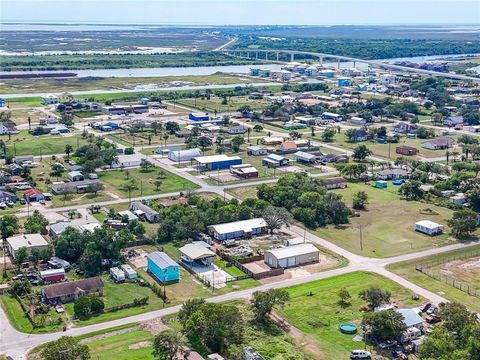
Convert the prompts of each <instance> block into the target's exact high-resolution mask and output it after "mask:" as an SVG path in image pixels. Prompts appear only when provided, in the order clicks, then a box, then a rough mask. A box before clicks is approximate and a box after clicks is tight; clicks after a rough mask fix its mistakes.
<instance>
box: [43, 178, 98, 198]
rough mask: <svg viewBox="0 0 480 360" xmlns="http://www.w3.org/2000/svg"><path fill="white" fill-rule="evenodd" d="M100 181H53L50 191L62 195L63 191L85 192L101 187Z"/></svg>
mask: <svg viewBox="0 0 480 360" xmlns="http://www.w3.org/2000/svg"><path fill="white" fill-rule="evenodd" d="M102 186H103V185H102V182H101V181H100V180H98V179H93V180H90V179H89V180H81V181H73V182H55V183H53V184H52V185H51V186H50V189H51V190H52V193H54V194H56V195H63V194H65V193H77V194H85V193H92V192H96V191H98V190H99V189H101V187H102Z"/></svg>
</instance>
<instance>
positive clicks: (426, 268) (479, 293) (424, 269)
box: [415, 250, 480, 298]
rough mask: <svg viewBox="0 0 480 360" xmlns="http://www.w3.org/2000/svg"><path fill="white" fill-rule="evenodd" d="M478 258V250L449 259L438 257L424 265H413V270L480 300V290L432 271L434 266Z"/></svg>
mask: <svg viewBox="0 0 480 360" xmlns="http://www.w3.org/2000/svg"><path fill="white" fill-rule="evenodd" d="M479 256H480V250H474V251H470V252H467V253H461V254H457V255H452V256H449V257H444V258H442V257H439V258H437V259H434V260H431V261H428V262H426V263H423V264H417V265H415V270H417V271H419V272H421V273H422V274H425V275H427V276H428V277H431V278H432V279H435V280H438V281H441V282H444V283H445V284H448V285H450V286H453V287H454V288H456V289H458V290H460V291H463V292H465V293H467V294H468V295H470V296H475V297H478V298H480V289H476V288H474V287H472V286H471V285H470V284H468V283H466V282H464V281H460V280H457V279H455V278H453V277H451V276H448V275H445V274H441V273H439V272H438V271H436V270H434V269H432V268H433V267H435V266H438V265H442V264H445V263H448V262H452V261H457V260H464V259H470V258H474V257H479Z"/></svg>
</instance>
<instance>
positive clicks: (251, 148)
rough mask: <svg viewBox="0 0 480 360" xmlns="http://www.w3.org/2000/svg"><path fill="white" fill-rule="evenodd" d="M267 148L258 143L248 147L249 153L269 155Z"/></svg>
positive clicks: (252, 154)
mask: <svg viewBox="0 0 480 360" xmlns="http://www.w3.org/2000/svg"><path fill="white" fill-rule="evenodd" d="M267 153H268V152H267V149H265V148H264V147H261V146H258V145H251V146H248V147H247V154H248V155H251V156H261V155H267Z"/></svg>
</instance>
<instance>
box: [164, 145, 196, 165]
mask: <svg viewBox="0 0 480 360" xmlns="http://www.w3.org/2000/svg"><path fill="white" fill-rule="evenodd" d="M200 155H202V151H201V150H200V149H198V148H194V149H186V150H170V152H169V153H168V158H169V159H170V160H172V161H175V162H180V161H191V160H193V159H194V158H196V157H198V156H200Z"/></svg>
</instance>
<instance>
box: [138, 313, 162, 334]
mask: <svg viewBox="0 0 480 360" xmlns="http://www.w3.org/2000/svg"><path fill="white" fill-rule="evenodd" d="M138 328H139V329H142V330H147V331H148V332H150V333H151V334H152V335H157V334H158V333H160V332H162V331H164V330H167V329H168V326H167V325H166V324H165V323H164V322H163V320H162V318H159V317H158V318H155V319H152V320H148V321H144V322H142V323H140V325H139V326H138Z"/></svg>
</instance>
